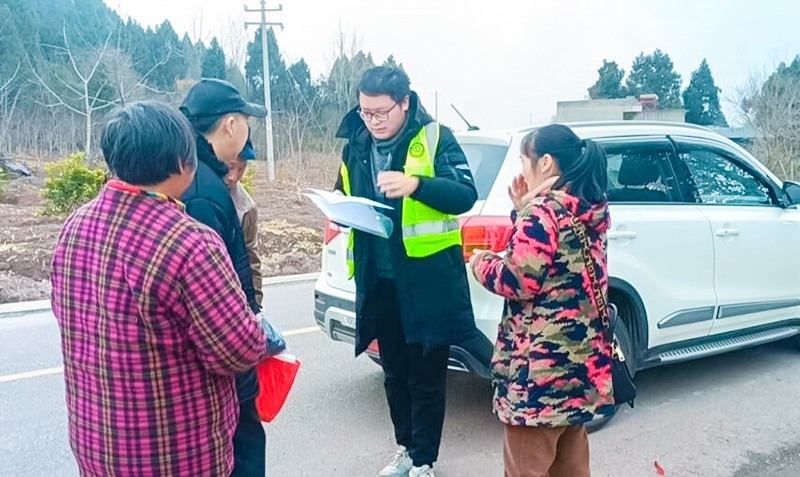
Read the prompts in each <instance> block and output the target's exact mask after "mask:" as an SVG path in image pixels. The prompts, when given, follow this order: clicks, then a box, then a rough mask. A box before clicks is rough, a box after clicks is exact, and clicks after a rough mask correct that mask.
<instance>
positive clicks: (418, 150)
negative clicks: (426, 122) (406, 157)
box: [408, 142, 425, 157]
mask: <svg viewBox="0 0 800 477" xmlns="http://www.w3.org/2000/svg"><path fill="white" fill-rule="evenodd" d="M408 153H409V154H411V157H422V155H423V154H425V146H423V145H422V143H420V142H415V143H414V144H412V145H411V147H410V148H409V149H408Z"/></svg>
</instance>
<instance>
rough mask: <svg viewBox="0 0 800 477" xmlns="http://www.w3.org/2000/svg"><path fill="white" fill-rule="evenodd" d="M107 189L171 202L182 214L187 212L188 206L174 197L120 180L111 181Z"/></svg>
mask: <svg viewBox="0 0 800 477" xmlns="http://www.w3.org/2000/svg"><path fill="white" fill-rule="evenodd" d="M106 187H108V188H109V189H113V190H116V191H120V192H125V193H127V194H132V195H140V196H145V197H152V198H154V199H158V200H160V201H163V202H169V203H170V204H173V205H174V206H176V207H178V209H180V211H181V212H186V204H184V203H183V202H181V201H180V200H178V199H176V198H174V197H170V196H168V195H166V194H162V193H161V192H155V191H152V190H144V189H142V188H140V187H136V186H132V185H130V184H128V183H127V182H124V181H121V180H119V179H111V180H110V181H108V183H107V184H106Z"/></svg>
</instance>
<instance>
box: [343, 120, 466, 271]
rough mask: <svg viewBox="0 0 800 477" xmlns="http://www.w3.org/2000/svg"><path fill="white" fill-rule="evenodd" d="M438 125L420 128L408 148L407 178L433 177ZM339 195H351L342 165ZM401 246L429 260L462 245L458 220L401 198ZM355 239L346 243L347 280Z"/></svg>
mask: <svg viewBox="0 0 800 477" xmlns="http://www.w3.org/2000/svg"><path fill="white" fill-rule="evenodd" d="M439 131H440V127H439V124H438V123H436V122H431V123H428V124H427V125H425V127H423V128H421V129H420V130H419V132H418V133H417V135H416V136H414V138H413V139H412V140H411V142H410V143H409V144H408V152H407V153H406V162H405V164H404V165H403V170H404V171H405V175H406V176H418V177H434V166H433V160H434V158H435V157H436V149H437V147H438V144H439ZM339 173H340V174H341V177H342V189H343V190H342V192H344V194H345V195H352V189H351V188H350V171H348V169H347V166H346V165H345V164H344V163H342V166H341V168H340V169H339ZM402 226H403V245H405V249H406V255H408V256H409V257H412V258H423V257H428V256H431V255H433V254H435V253H436V252H440V251H442V250H444V249H446V248H449V247H452V246H453V245H461V230H460V226H459V221H458V217H457V216H455V215H450V214H445V213H443V212H440V211H438V210H436V209H434V208H432V207H430V206H428V205H426V204H423V203H422V202H420V201H418V200H414V199H412V198H411V197H404V198H403V217H402ZM353 239H354V235H353V233H352V232H351V233H350V235H349V237H348V240H347V268H348V273H349V274H348V277H349V278H353V275H355V261H354V255H353V244H354V241H353Z"/></svg>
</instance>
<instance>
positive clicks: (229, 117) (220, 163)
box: [180, 79, 267, 477]
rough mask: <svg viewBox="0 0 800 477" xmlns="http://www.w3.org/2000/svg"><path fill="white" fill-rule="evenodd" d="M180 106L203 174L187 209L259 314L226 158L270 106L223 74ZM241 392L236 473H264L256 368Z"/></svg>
mask: <svg viewBox="0 0 800 477" xmlns="http://www.w3.org/2000/svg"><path fill="white" fill-rule="evenodd" d="M180 110H181V112H183V114H184V115H185V116H186V117H187V118H188V119H189V122H190V123H191V124H192V127H193V128H194V130H195V134H196V137H197V174H196V175H195V178H194V181H193V182H192V184H191V186H189V189H188V190H187V191H186V193H184V194H183V196H182V200H183V202H184V203H185V204H186V211H187V212H188V213H189V215H191V216H192V217H194V218H195V219H197V220H199V221H200V222H202V223H204V224H206V225H208V226H209V227H211V228H212V229H214V230H215V231H216V232H217V233H218V234H219V235H220V237H222V240H223V241H224V242H225V246H226V248H227V250H228V254H229V255H230V258H231V261H232V262H233V266H234V269H235V270H236V274H237V275H238V277H239V282H240V283H241V286H242V289H243V290H244V293H245V296H246V297H247V301H248V303H249V305H250V308H251V309H252V310H253V312H255V313H258V312H259V311H261V304H260V303H259V302H258V300H257V299H256V294H255V288H254V286H253V275H252V271H251V269H250V260H249V257H248V255H247V247H246V246H245V241H244V234H243V231H242V225H241V222H240V221H239V216H238V214H237V213H236V207H235V206H234V204H233V200H232V199H231V195H230V191H229V190H228V188H227V187H226V186H225V181H224V178H225V176H226V174H227V173H228V168H227V167H226V166H225V162H227V161H231V160H235V159H236V158H238V156H239V154H240V153H241V151H242V149H243V148H244V146H245V144H246V142H247V137H248V132H249V128H248V125H247V120H248V118H249V117H251V116H254V117H257V118H263V117H265V116H266V115H267V111H266V109H265V108H264V107H263V106H259V105H256V104H252V103H248V102H247V101H245V100H244V99H243V98H242V95H241V94H239V92H238V91H237V90H236V88H234V87H233V85H231V84H230V83H228V82H226V81H221V80H217V79H204V80H201V81H200V82H199V83H197V84H195V85H194V86H193V87H192V88H191V89H190V90H189V93H188V94H187V95H186V98H185V99H184V100H183V104H182V105H181V107H180ZM236 393H237V396H238V398H239V423H238V426H237V428H236V433H235V434H234V436H233V453H234V459H235V463H234V469H233V474H232V475H233V476H258V477H263V476H264V474H265V473H266V435H265V434H264V428H263V427H262V425H261V420H260V419H259V417H258V413H257V412H256V407H255V398H256V395H257V394H258V382H257V380H256V374H255V372H254V371H253V370H251V371H249V372H246V373H243V374H240V375H237V376H236Z"/></svg>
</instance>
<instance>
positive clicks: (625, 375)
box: [570, 214, 636, 407]
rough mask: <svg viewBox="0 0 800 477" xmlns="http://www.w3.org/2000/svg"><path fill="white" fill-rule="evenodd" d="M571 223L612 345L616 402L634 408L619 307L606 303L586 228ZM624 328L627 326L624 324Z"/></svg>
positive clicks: (573, 217)
mask: <svg viewBox="0 0 800 477" xmlns="http://www.w3.org/2000/svg"><path fill="white" fill-rule="evenodd" d="M570 215H572V214H570ZM570 221H571V223H572V228H573V229H574V230H575V233H576V234H577V235H578V238H580V240H581V245H582V246H581V249H582V253H583V261H584V263H585V264H586V270H587V271H588V272H589V278H590V279H591V280H592V293H593V294H594V298H595V302H596V303H597V311H598V312H599V313H600V317H601V318H602V319H603V328H605V330H604V332H605V335H606V340H608V342H609V343H611V380H612V385H613V387H614V402H615V404H616V405H618V406H619V405H622V404H624V403H627V404H628V405H629V406H630V407H633V401H634V399H636V384H634V382H633V378H632V377H631V373H630V370H628V366H627V365H626V364H625V355H624V354H623V353H622V348H620V346H619V343H618V342H617V338H616V336H615V335H614V329H615V327H616V325H617V322H618V320H617V307H615V306H614V305H613V304H607V303H606V298H605V296H604V294H603V290H602V288H600V281H599V280H598V279H597V270H596V269H595V266H594V262H592V254H591V250H592V247H591V245H590V244H589V237H588V236H587V235H586V226H585V225H583V223H582V222H581V221H580V220H579V219H578V217H576V216H574V215H572V217H571V219H570ZM622 326H625V325H624V324H623V325H622Z"/></svg>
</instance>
